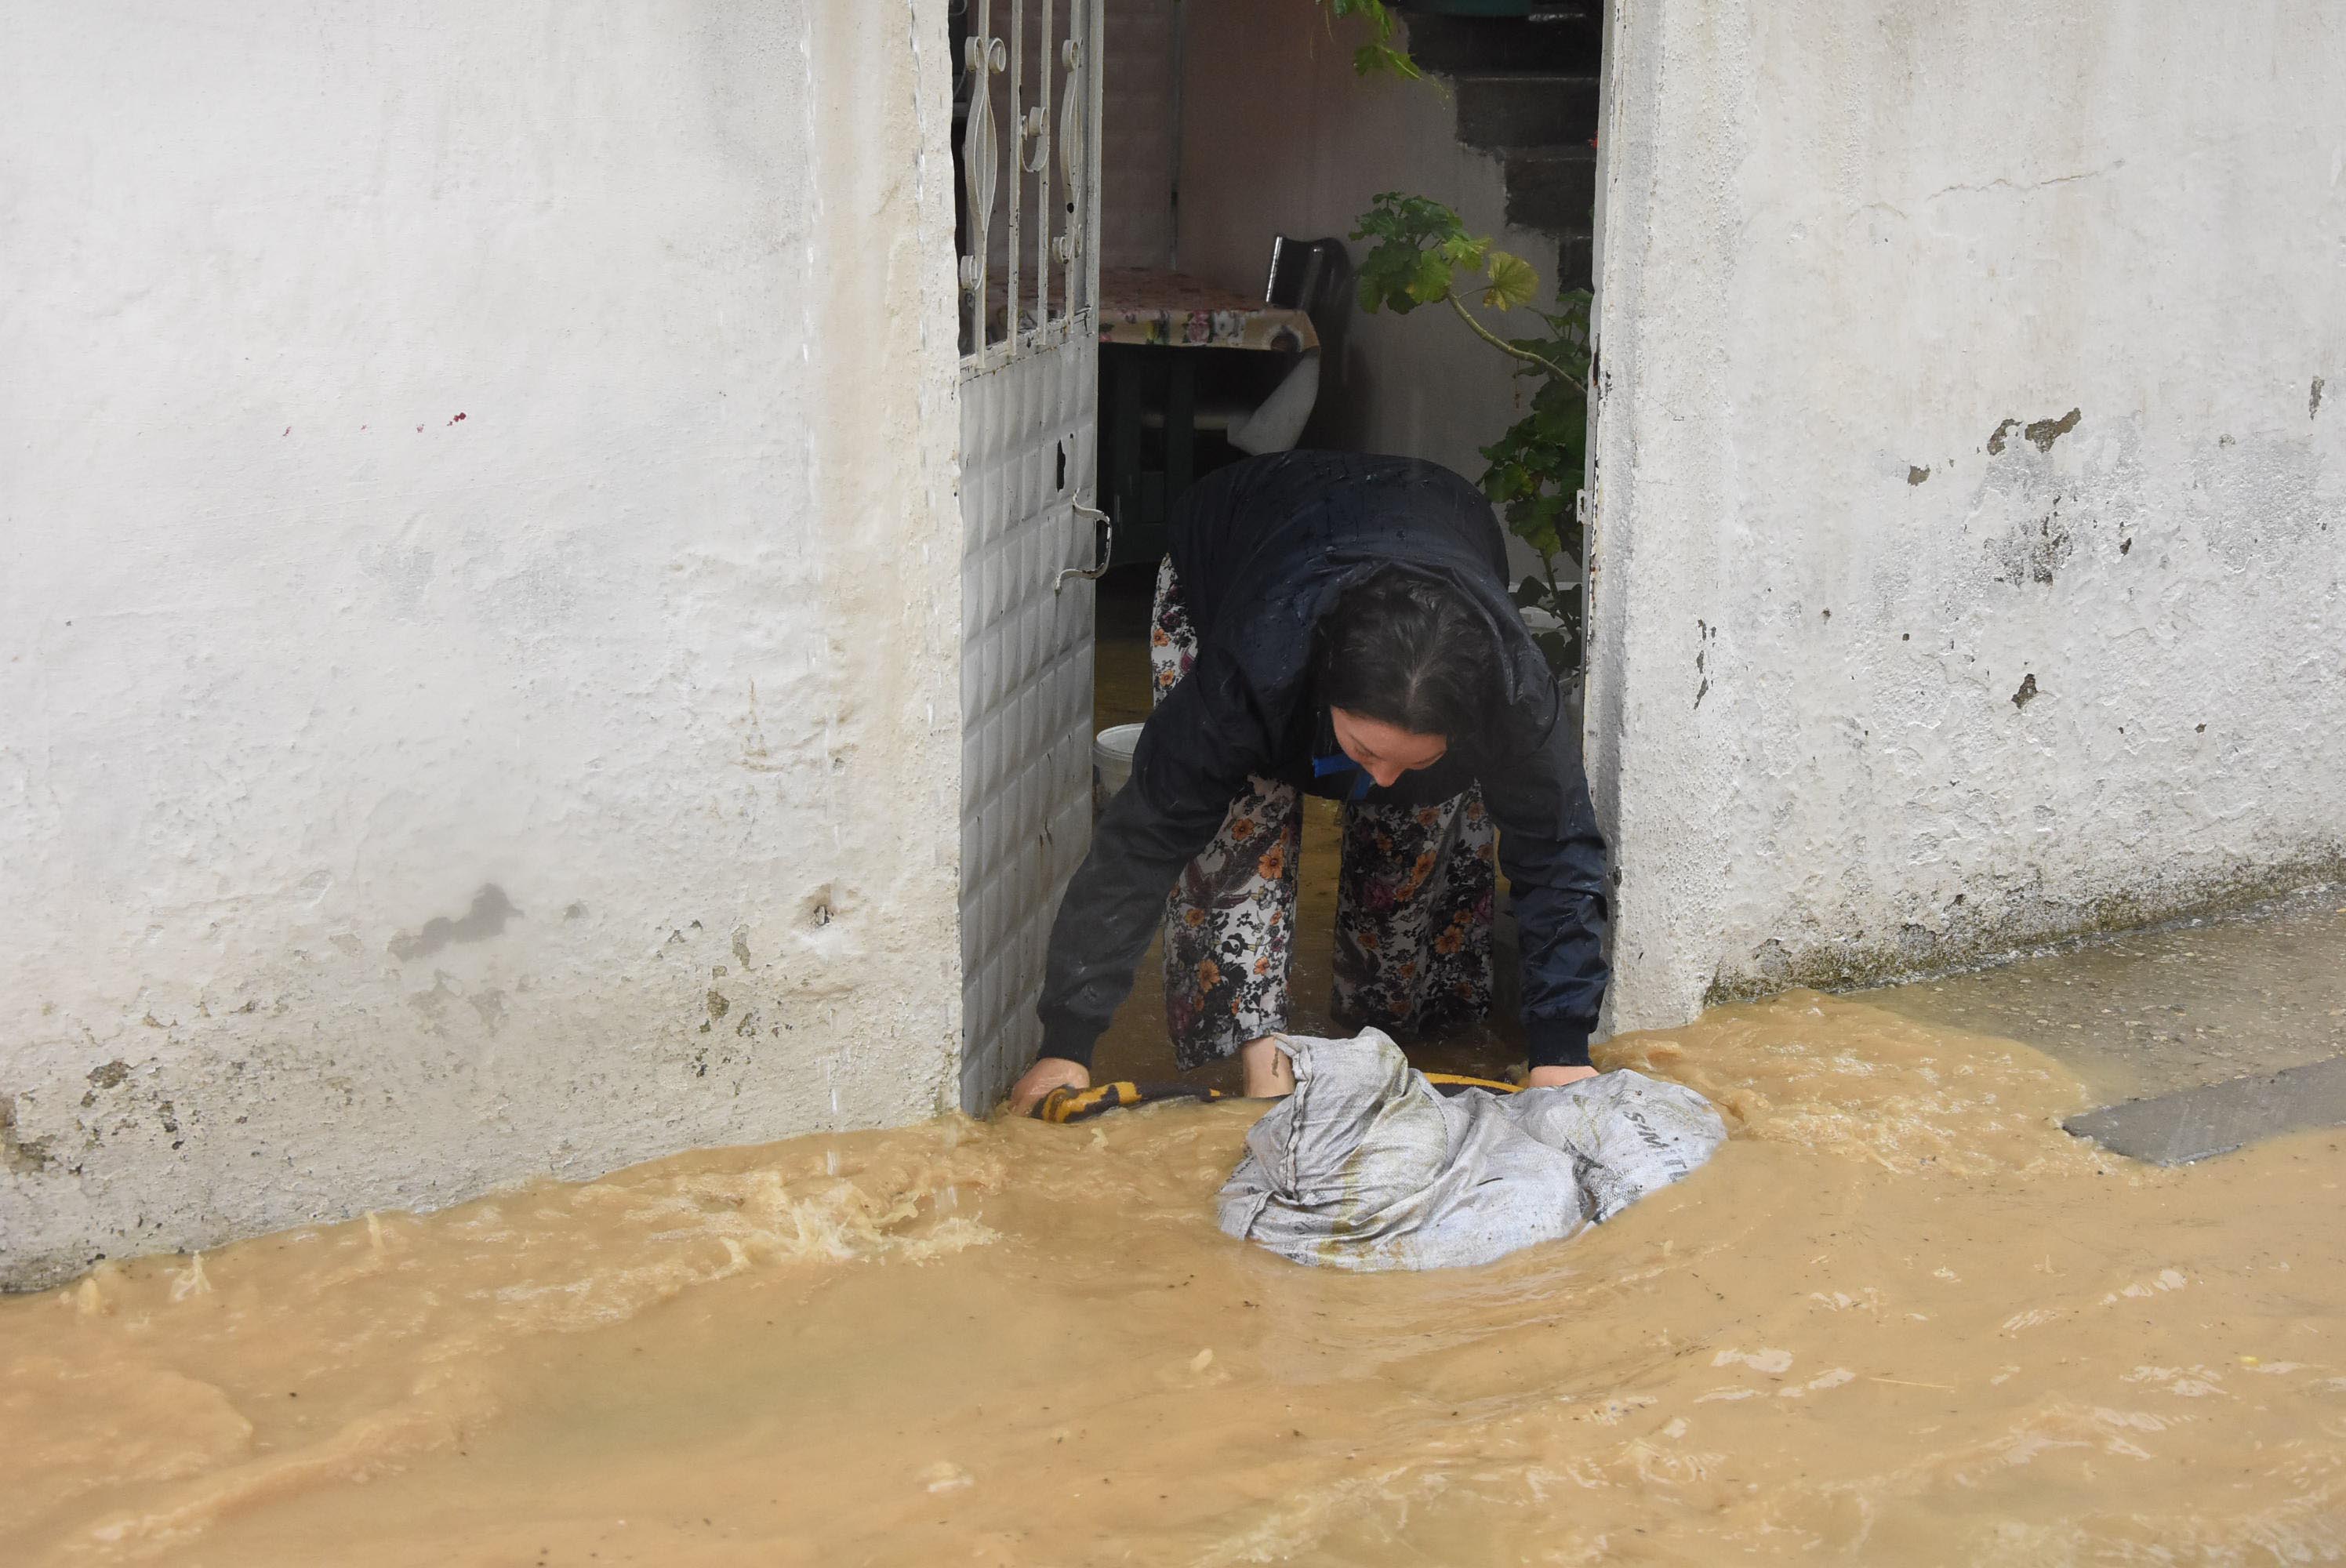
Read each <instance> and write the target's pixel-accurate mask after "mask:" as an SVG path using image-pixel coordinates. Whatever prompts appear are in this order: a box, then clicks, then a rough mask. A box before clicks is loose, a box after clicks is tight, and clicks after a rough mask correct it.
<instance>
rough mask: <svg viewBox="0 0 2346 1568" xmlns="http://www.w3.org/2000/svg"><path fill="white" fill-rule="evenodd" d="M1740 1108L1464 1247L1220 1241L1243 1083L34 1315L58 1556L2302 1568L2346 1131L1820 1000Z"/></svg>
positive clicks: (133, 1273)
mask: <svg viewBox="0 0 2346 1568" xmlns="http://www.w3.org/2000/svg"><path fill="white" fill-rule="evenodd" d="M1599 1057H1600V1060H1601V1061H1604V1062H1606V1063H1607V1064H1612V1065H1634V1066H1636V1067H1637V1068H1638V1069H1640V1070H1641V1071H1644V1072H1647V1073H1651V1074H1658V1075H1661V1076H1667V1077H1671V1078H1676V1079H1678V1080H1681V1081H1683V1082H1686V1083H1688V1084H1693V1085H1694V1086H1695V1087H1697V1088H1698V1089H1700V1090H1702V1091H1703V1092H1704V1093H1706V1094H1708V1095H1710V1096H1711V1097H1712V1098H1713V1099H1714V1100H1715V1101H1716V1102H1717V1103H1718V1104H1719V1105H1720V1106H1721V1107H1722V1108H1723V1109H1724V1110H1725V1111H1726V1112H1727V1114H1728V1115H1729V1122H1730V1125H1732V1127H1733V1128H1734V1136H1733V1137H1732V1138H1731V1139H1730V1140H1729V1144H1728V1145H1727V1146H1726V1147H1725V1148H1724V1149H1722V1150H1721V1151H1720V1152H1719V1156H1718V1157H1717V1158H1715V1159H1714V1160H1713V1161H1712V1162H1711V1164H1710V1165H1709V1166H1707V1167H1705V1168H1704V1169H1702V1170H1701V1171H1699V1172H1698V1173H1697V1174H1696V1175H1695V1176H1693V1177H1692V1178H1691V1179H1689V1180H1688V1181H1687V1182H1685V1183H1684V1184H1682V1185H1681V1186H1676V1187H1673V1188H1670V1189H1668V1190H1667V1191H1665V1192H1663V1193H1661V1194H1660V1195H1658V1196H1655V1197H1652V1198H1649V1199H1647V1201H1646V1202H1644V1203H1642V1204H1640V1205H1638V1206H1637V1207H1635V1208H1633V1209H1631V1210H1629V1211H1628V1212H1627V1214H1625V1215H1623V1216H1621V1217H1619V1218H1617V1219H1616V1220H1614V1221H1613V1222H1611V1223H1610V1224H1607V1225H1606V1226H1603V1227H1599V1228H1597V1229H1596V1230H1593V1231H1590V1232H1588V1233H1586V1235H1584V1236H1583V1237H1579V1238H1577V1239H1576V1240H1574V1241H1571V1242H1567V1243H1563V1244H1559V1245H1556V1246H1550V1247H1536V1248H1534V1249H1532V1250H1529V1251H1526V1252H1524V1253H1521V1254H1518V1255H1517V1256H1515V1257H1512V1258H1509V1259H1507V1260H1506V1261H1505V1262H1503V1263H1501V1264H1498V1265H1495V1266H1493V1267H1490V1268H1481V1269H1474V1270H1462V1271H1455V1272H1450V1273H1440V1274H1423V1275H1365V1276H1362V1275H1347V1274H1341V1273H1338V1272H1335V1271H1331V1270H1314V1269H1310V1268H1297V1267H1295V1266H1293V1265H1291V1264H1289V1263H1286V1262H1283V1261H1281V1260H1280V1259H1279V1258H1276V1257H1271V1256H1270V1255H1269V1254H1267V1253H1264V1252H1261V1251H1260V1250H1257V1249H1255V1248H1252V1247H1247V1246H1245V1245H1242V1244H1240V1243H1238V1242H1234V1241H1231V1240H1229V1238H1227V1237H1223V1236H1222V1235H1221V1234H1220V1233H1219V1232H1218V1231H1217V1230H1216V1229H1215V1228H1214V1224H1213V1204H1212V1198H1213V1195H1214V1192H1215V1190H1216V1188H1217V1187H1218V1186H1219V1185H1220V1184H1221V1182H1222V1180H1223V1178H1224V1177H1225V1176H1227V1175H1228V1174H1229V1170H1230V1168H1231V1166H1233V1165H1234V1164H1235V1163H1236V1160H1237V1157H1238V1155H1239V1146H1240V1141H1241V1138H1242V1136H1243V1135H1244V1132H1245V1129H1246V1127H1247V1125H1248V1123H1249V1121H1250V1118H1251V1117H1252V1115H1255V1114H1256V1113H1257V1112H1258V1111H1259V1110H1260V1107H1259V1106H1252V1105H1247V1104H1245V1103H1237V1104H1229V1103H1225V1104H1222V1105H1210V1106H1200V1105H1168V1106H1166V1107H1162V1108H1159V1109H1153V1110H1147V1111H1141V1112H1136V1113H1130V1114H1123V1115H1116V1116H1110V1117H1107V1118H1104V1119H1102V1120H1101V1121H1098V1122H1096V1123H1091V1124H1086V1125H1080V1126H1074V1127H1056V1126H1045V1125H1039V1124H1033V1123H1025V1122H998V1123H976V1122H970V1121H966V1120H962V1119H958V1118H955V1119H948V1120H942V1121H938V1122H934V1123H931V1124H928V1125H923V1126H917V1127H912V1128H907V1129H903V1130H902V1131H897V1132H891V1133H872V1134H859V1135H839V1136H822V1137H810V1138H801V1139H795V1140H792V1141H790V1142H788V1143H783V1144H777V1145H771V1146H769V1147H763V1148H747V1149H730V1150H721V1151H715V1152H709V1153H700V1154H693V1155H688V1156H679V1157H678V1158H674V1159H669V1160H663V1161H659V1162H658V1163H655V1164H651V1165H647V1166H638V1167H637V1168H634V1169H631V1170H627V1171H623V1172H620V1173H618V1174H617V1175H615V1176H609V1177H607V1178H606V1179H604V1180H601V1181H596V1182H589V1183H585V1184H582V1185H576V1186H560V1185H554V1184H546V1185H542V1186H532V1187H528V1188H525V1189H523V1190H520V1191H516V1192H511V1193H506V1194H502V1195H499V1196H495V1197H491V1198H487V1199H484V1200H481V1201H478V1202H474V1203H471V1204H467V1205H464V1206H463V1207H457V1208H454V1209H450V1210H448V1211H445V1212H444V1213H440V1214H435V1215H431V1216H426V1217H415V1216H410V1215H390V1214H384V1215H376V1216H372V1217H369V1218H367V1219H364V1220H360V1221H356V1222H352V1223H350V1224H346V1225H336V1226H329V1227H316V1228H312V1229H306V1230H297V1231H291V1232H288V1233H285V1234H282V1235H278V1236H271V1237H261V1238H260V1239H257V1240H254V1241H250V1242H246V1243H242V1244H240V1245H238V1246H234V1247H224V1248H221V1249H220V1250H219V1251H217V1252H212V1253H208V1254H205V1255H203V1256H201V1257H179V1258H156V1259H148V1260H145V1261H141V1262H136V1263H130V1264H127V1265H107V1266H104V1267H101V1268H98V1269H97V1270H96V1271H95V1272H94V1273H92V1274H90V1275H89V1276H88V1277H87V1278H84V1279H81V1280H79V1281H77V1282H76V1283H75V1284H73V1285H71V1286H68V1287H66V1288H62V1289H58V1290H54V1291H50V1292H46V1293H45V1294H42V1295H38V1296H26V1297H17V1298H8V1299H5V1300H0V1423H5V1424H0V1431H5V1433H6V1440H7V1441H6V1458H5V1462H0V1542H5V1543H6V1545H5V1550H0V1558H5V1561H8V1562H10V1563H59V1564H66V1563H75V1564H78V1563H148V1562H168V1563H219V1564H228V1563H238V1564H245V1563H353V1564H367V1563H512V1564H537V1563H548V1564H551V1563H658V1564H683V1565H697V1564H736V1563H738V1564H750V1563H757V1564H774V1563H782V1564H796V1563H809V1564H812V1563H821V1564H825V1565H826V1568H829V1565H834V1564H850V1563H979V1564H987V1563H998V1564H1008V1563H1022V1564H1023V1563H1050V1564H1076V1563H1182V1564H1193V1563H1197V1564H1213V1563H1279V1562H1294V1563H1347V1564H1381V1563H1462V1564H1464V1563H1477V1564H1479V1563H1594V1562H1598V1561H1604V1562H1611V1563H1678V1562H1709V1561H1714V1560H1719V1559H1723V1558H1726V1557H1728V1556H1730V1555H1731V1556H1734V1557H1737V1558H1749V1559H1757V1560H1760V1561H1772V1560H1778V1559H1784V1560H1800V1561H1807V1562H1813V1561H1817V1560H1820V1559H1822V1560H1835V1559H1839V1560H1847V1561H1855V1562H1868V1563H1872V1562H1880V1563H2170V1562H2187V1561H2188V1562H2219V1563H2268V1562H2322V1561H2334V1560H2337V1559H2339V1558H2341V1556H2346V1353H2341V1352H2346V1347H2341V1334H2340V1322H2341V1306H2346V1265H2342V1264H2341V1257H2340V1254H2341V1246H2340V1238H2341V1236H2346V1227H2341V1223H2340V1220H2341V1186H2340V1184H2341V1180H2346V1135H2341V1134H2335V1133H2332V1134H2317V1135H2301V1136H2299V1137H2295V1138H2292V1139H2288V1140H2283V1141H2280V1142H2277V1143H2273V1144H2270V1145H2265V1146H2263V1147H2260V1148H2257V1149H2254V1150H2251V1151H2249V1152H2248V1153H2245V1154H2242V1155H2239V1156H2231V1157H2228V1158H2225V1159H2221V1160H2217V1161H2214V1162H2211V1163H2208V1164H2207V1165H2204V1166H2194V1167H2189V1168H2186V1169H2181V1170H2174V1171H2158V1170H2151V1169H2147V1168H2143V1167H2139V1166H2132V1165H2129V1164H2127V1162H2125V1161H2122V1160H2120V1159H2117V1158H2116V1157H2114V1156H2108V1155H2106V1154H2105V1153H2103V1152H2101V1151H2099V1150H2097V1149H2096V1148H2095V1147H2094V1146H2092V1145H2086V1144H2081V1143H2078V1142H2076V1140H2074V1139H2072V1138H2070V1137H2069V1136H2068V1135H2066V1134H2065V1133H2063V1132H2061V1131H2060V1129H2059V1127H2058V1125H2056V1124H2057V1119H2058V1117H2060V1116H2061V1115H2065V1114H2067V1113H2069V1112H2072V1111H2075V1110H2076V1109H2078V1108H2079V1107H2080V1106H2081V1105H2082V1104H2083V1103H2084V1101H2083V1096H2082V1094H2081V1092H2080V1090H2079V1088H2078V1086H2077V1084H2076V1080H2075V1079H2074V1078H2073V1077H2071V1076H2070V1075H2069V1074H2067V1073H2066V1072H2065V1071H2064V1070H2063V1069H2061V1068H2060V1067H2058V1066H2056V1065H2055V1064H2054V1063H2052V1062H2051V1061H2050V1060H2049V1059H2048V1058H2045V1057H2044V1056H2042V1055H2039V1054H2036V1053H2035V1052H2033V1051H2031V1050H2030V1049H2028V1048H2027V1047H2025V1046H2021V1045H2016V1044H2013V1043H2011V1042H2009V1041H2004V1040H1997V1039H1993V1038H1989V1037H1984V1036H1978V1035H1966V1034H1963V1033H1955V1032H1953V1031H1950V1030H1947V1029H1945V1028H1941V1027H1934V1026H1931V1025H1926V1024H1923V1023H1916V1022H1913V1021H1909V1020H1906V1019H1902V1018H1900V1017H1898V1016H1895V1015H1893V1014H1892V1013H1888V1012H1885V1011H1883V1010H1881V1009H1879V1008H1876V1007H1872V1006H1870V1005H1866V1004H1863V1003H1851V1002H1846V1001H1836V1000H1832V999H1829V998H1825V997H1821V996H1816V995H1811V994H1808V993H1794V994H1792V995H1790V996H1787V997H1784V998H1780V999H1779V1000H1777V1001H1774V1002H1770V1003H1758V1004H1754V1005H1750V1006H1744V1007H1734V1008H1727V1009H1722V1010H1719V1011H1718V1012H1715V1013H1711V1014H1709V1015H1708V1016H1706V1017H1705V1018H1703V1019H1702V1020H1700V1021H1699V1022H1698V1023H1694V1024H1692V1025H1689V1026H1688V1027H1687V1028H1684V1029H1678V1030H1671V1031H1668V1032H1664V1033H1650V1034H1644V1035H1635V1036H1628V1037H1625V1038H1624V1039H1621V1040H1619V1041H1617V1042H1615V1043H1614V1044H1612V1045H1611V1046H1610V1047H1609V1048H1600V1051H1599Z"/></svg>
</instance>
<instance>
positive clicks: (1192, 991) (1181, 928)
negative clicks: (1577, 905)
mask: <svg viewBox="0 0 2346 1568" xmlns="http://www.w3.org/2000/svg"><path fill="white" fill-rule="evenodd" d="M1155 616H1156V619H1155V624H1154V625H1153V626H1151V627H1150V630H1149V636H1148V645H1149V646H1148V663H1149V672H1150V674H1151V675H1152V676H1153V677H1154V679H1155V684H1154V687H1153V696H1154V697H1155V699H1156V700H1157V701H1159V702H1162V701H1163V700H1164V699H1165V695H1166V694H1167V693H1168V692H1169V691H1171V690H1172V689H1173V688H1174V687H1176V686H1178V685H1179V684H1180V681H1181V678H1182V677H1184V676H1186V675H1188V673H1189V667H1190V665H1191V664H1192V663H1194V662H1195V661H1196V658H1197V655H1198V634H1197V628H1196V627H1195V626H1192V625H1191V624H1190V621H1189V615H1188V610H1187V608H1186V607H1185V606H1183V604H1182V602H1181V585H1180V582H1179V579H1178V577H1177V576H1176V575H1175V574H1174V571H1173V563H1172V560H1171V559H1170V558H1169V557H1168V559H1167V560H1166V562H1165V564H1164V565H1162V566H1161V567H1159V568H1158V574H1157V599H1156V607H1155ZM1342 823H1343V863H1342V867H1341V871H1339V873H1338V876H1337V883H1336V985H1335V997H1334V1005H1333V1009H1332V1010H1333V1012H1334V1013H1335V1015H1336V1017H1337V1018H1339V1019H1340V1020H1341V1021H1342V1022H1343V1023H1344V1024H1345V1025H1346V1026H1347V1027H1356V1026H1359V1025H1361V1024H1375V1025H1376V1026H1377V1027H1379V1028H1381V1029H1389V1030H1394V1031H1400V1032H1411V1031H1425V1030H1433V1029H1440V1028H1444V1027H1447V1026H1449V1025H1451V1024H1454V1023H1467V1022H1471V1021H1472V1020H1474V1019H1477V1018H1480V1017H1482V1016H1483V1015H1484V1013H1487V1012H1489V1011H1490V1007H1491V903H1492V896H1493V893H1494V889H1495V887H1496V884H1497V877H1496V871H1495V866H1494V833H1493V831H1492V828H1491V818H1490V813H1489V812H1487V811H1486V810H1484V807H1483V796H1482V791H1481V790H1479V789H1474V788H1472V787H1469V788H1468V789H1466V790H1465V791H1464V793H1463V794H1459V795H1454V796H1452V797H1451V798H1450V799H1447V800H1444V801H1443V802H1442V803H1441V804H1439V805H1433V806H1378V805H1371V804H1368V803H1366V802H1363V801H1348V802H1346V803H1345V805H1344V807H1343V809H1342ZM1302 848H1303V800H1302V791H1301V790H1300V789H1297V788H1296V787H1295V786H1294V785H1292V784H1282V783H1280V782H1278V781H1277V780H1275V779H1262V778H1253V779H1248V780H1247V789H1246V792H1245V793H1244V794H1242V795H1240V796H1239V799H1236V800H1233V801H1232V802H1231V803H1230V809H1229V815H1228V816H1226V817H1224V818H1223V819H1222V827H1221V830H1220V831H1219V833H1217V834H1215V836H1214V841H1213V842H1212V843H1211V844H1209V845H1208V846H1207V848H1206V850H1205V852H1204V853H1202V854H1200V855H1199V857H1198V858H1197V859H1196V860H1192V861H1190V862H1189V864H1188V867H1187V868H1186V869H1184V870H1183V871H1182V873H1181V879H1180V881H1178V882H1177V883H1176V884H1175V885H1174V889H1173V892H1172V895H1171V896H1170V897H1169V898H1168V899H1167V901H1166V904H1165V1023H1166V1027H1167V1030H1168V1032H1169V1033H1171V1035H1172V1037H1173V1054H1174V1057H1175V1059H1176V1060H1177V1061H1178V1063H1179V1064H1181V1066H1182V1067H1183V1068H1184V1069H1188V1068H1193V1067H1199V1066H1203V1065H1204V1064H1206V1063H1208V1062H1210V1061H1212V1060H1213V1059H1214V1058H1215V1057H1217V1056H1228V1055H1230V1054H1232V1053H1234V1052H1236V1051H1237V1050H1238V1048H1239V1046H1240V1045H1242V1044H1246V1043H1247V1042H1248V1041H1250V1040H1252V1039H1255V1038H1257V1037H1258V1036H1260V1035H1264V1034H1273V1033H1279V1032H1280V1031H1281V1030H1283V1029H1285V1028H1286V1027H1287V1012H1288V969H1289V964H1290V959H1291V958H1292V956H1293V953H1294V943H1295V898H1296V893H1295V890H1296V868H1297V864H1298V862H1299V861H1300V860H1301V851H1302Z"/></svg>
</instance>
